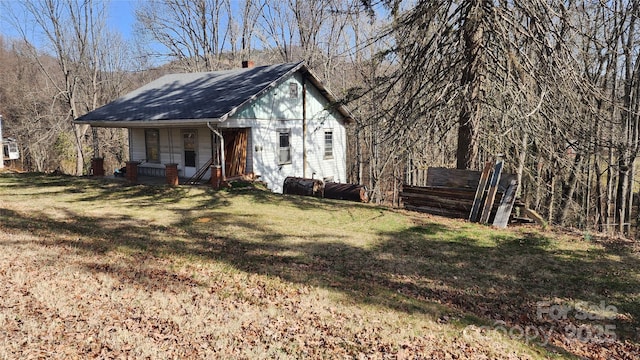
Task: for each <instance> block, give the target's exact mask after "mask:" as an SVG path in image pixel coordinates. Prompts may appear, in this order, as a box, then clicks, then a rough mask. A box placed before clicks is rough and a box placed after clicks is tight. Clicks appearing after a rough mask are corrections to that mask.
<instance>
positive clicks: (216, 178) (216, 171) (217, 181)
mask: <svg viewBox="0 0 640 360" xmlns="http://www.w3.org/2000/svg"><path fill="white" fill-rule="evenodd" d="M221 184H222V167H221V166H220V165H211V186H212V187H213V188H214V189H219V188H220V185H221Z"/></svg>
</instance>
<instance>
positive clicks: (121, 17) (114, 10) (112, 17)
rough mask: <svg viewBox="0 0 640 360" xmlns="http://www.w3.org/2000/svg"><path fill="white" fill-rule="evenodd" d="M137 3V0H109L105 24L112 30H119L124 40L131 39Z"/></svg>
mask: <svg viewBox="0 0 640 360" xmlns="http://www.w3.org/2000/svg"><path fill="white" fill-rule="evenodd" d="M137 3H138V1H134V0H111V3H110V4H109V17H108V18H107V24H108V26H109V27H110V28H112V29H113V30H116V31H118V32H120V33H121V34H122V36H123V37H124V38H125V39H126V40H129V39H131V38H132V36H133V35H132V34H133V24H134V22H135V20H136V19H135V17H136V15H135V8H136V4H137Z"/></svg>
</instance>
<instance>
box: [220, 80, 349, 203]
mask: <svg viewBox="0 0 640 360" xmlns="http://www.w3.org/2000/svg"><path fill="white" fill-rule="evenodd" d="M291 82H295V83H296V84H298V90H299V92H298V98H297V99H291V98H290V97H289V86H290V85H289V84H290V83H291ZM306 88H307V96H306V100H307V109H306V110H307V114H306V115H307V136H306V145H307V148H306V152H307V173H306V176H307V177H314V178H316V179H324V178H328V177H331V178H333V180H334V181H336V182H346V131H345V128H344V125H343V124H342V122H341V119H342V116H341V115H340V114H336V113H334V112H332V111H329V110H327V109H326V108H327V107H328V105H329V103H328V101H327V100H326V99H325V98H324V96H323V95H322V94H321V93H320V91H319V90H318V89H317V88H316V87H315V86H313V85H312V84H311V83H310V82H307V84H306ZM302 99H303V96H302V75H301V74H295V75H294V76H293V77H292V78H291V79H289V80H287V81H284V82H283V83H282V84H281V85H280V86H278V87H276V88H274V89H273V90H271V91H269V92H268V93H266V94H265V95H264V96H263V97H262V98H260V99H259V100H258V101H256V102H255V103H254V104H252V105H251V106H249V107H248V108H245V109H242V110H241V111H239V112H238V113H237V114H236V115H234V116H233V117H231V118H230V119H228V120H227V121H225V122H223V123H222V124H220V127H229V128H235V127H251V128H252V130H251V132H250V134H249V152H248V160H247V167H248V168H249V167H250V165H249V164H252V166H251V169H252V171H253V172H254V173H255V174H256V175H257V176H259V178H260V179H261V180H262V181H264V182H266V183H267V185H268V186H269V188H270V189H271V190H272V191H274V192H282V185H283V182H284V179H285V178H286V177H288V176H298V177H302V176H303V174H304V170H303V167H302V161H303V146H302V142H303V140H302V139H303V137H302ZM279 129H290V130H291V139H290V142H291V164H285V165H279V164H278V153H279V143H278V140H279V139H278V130H279ZM325 129H332V131H333V154H334V156H333V158H332V159H324V130H325Z"/></svg>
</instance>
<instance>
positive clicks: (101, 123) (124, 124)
mask: <svg viewBox="0 0 640 360" xmlns="http://www.w3.org/2000/svg"><path fill="white" fill-rule="evenodd" d="M224 120H225V117H222V118H202V119H159V120H79V119H76V120H74V121H73V123H74V124H78V125H91V126H92V127H104V128H144V127H180V126H192V125H206V124H207V123H212V122H218V123H220V122H222V121H224Z"/></svg>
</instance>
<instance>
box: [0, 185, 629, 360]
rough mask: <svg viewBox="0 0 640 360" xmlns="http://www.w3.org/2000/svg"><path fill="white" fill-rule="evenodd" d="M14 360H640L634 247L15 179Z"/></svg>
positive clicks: (1, 224)
mask: <svg viewBox="0 0 640 360" xmlns="http://www.w3.org/2000/svg"><path fill="white" fill-rule="evenodd" d="M0 247H1V250H0V358H8V359H18V358H20V359H26V358H64V359H70V358H87V357H99V358H248V359H256V358H269V359H272V358H330V359H335V358H373V359H375V358H380V359H382V358H390V359H414V358H417V359H431V358H436V359H465V358H466V359H538V358H591V359H634V358H638V356H639V354H640V346H639V345H638V342H639V341H640V339H639V338H638V330H639V328H640V320H639V317H640V261H639V260H640V255H639V252H638V247H637V246H636V245H635V243H633V242H625V241H621V240H619V241H613V240H606V239H599V238H597V237H596V236H594V235H592V234H578V235H575V234H566V233H565V234H559V233H552V232H543V231H541V230H539V229H535V228H511V229H510V230H507V231H497V230H493V229H490V228H488V227H485V226H480V225H475V224H468V223H466V222H462V221H453V220H448V219H444V218H438V217H431V216H426V215H421V214H415V213H409V212H403V211H394V210H390V209H384V208H379V207H374V206H370V205H361V204H353V203H346V202H339V201H327V200H318V199H314V198H302V197H293V196H281V195H276V194H271V193H268V192H265V191H261V190H255V189H249V190H243V189H231V190H223V191H218V192H215V191H212V190H210V189H207V188H198V187H186V186H185V187H183V186H180V187H177V188H169V187H165V186H155V187H154V186H144V185H136V186H129V185H127V184H124V183H120V182H108V181H100V180H95V179H80V178H70V177H60V176H46V175H35V174H23V175H16V174H7V173H5V174H0Z"/></svg>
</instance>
